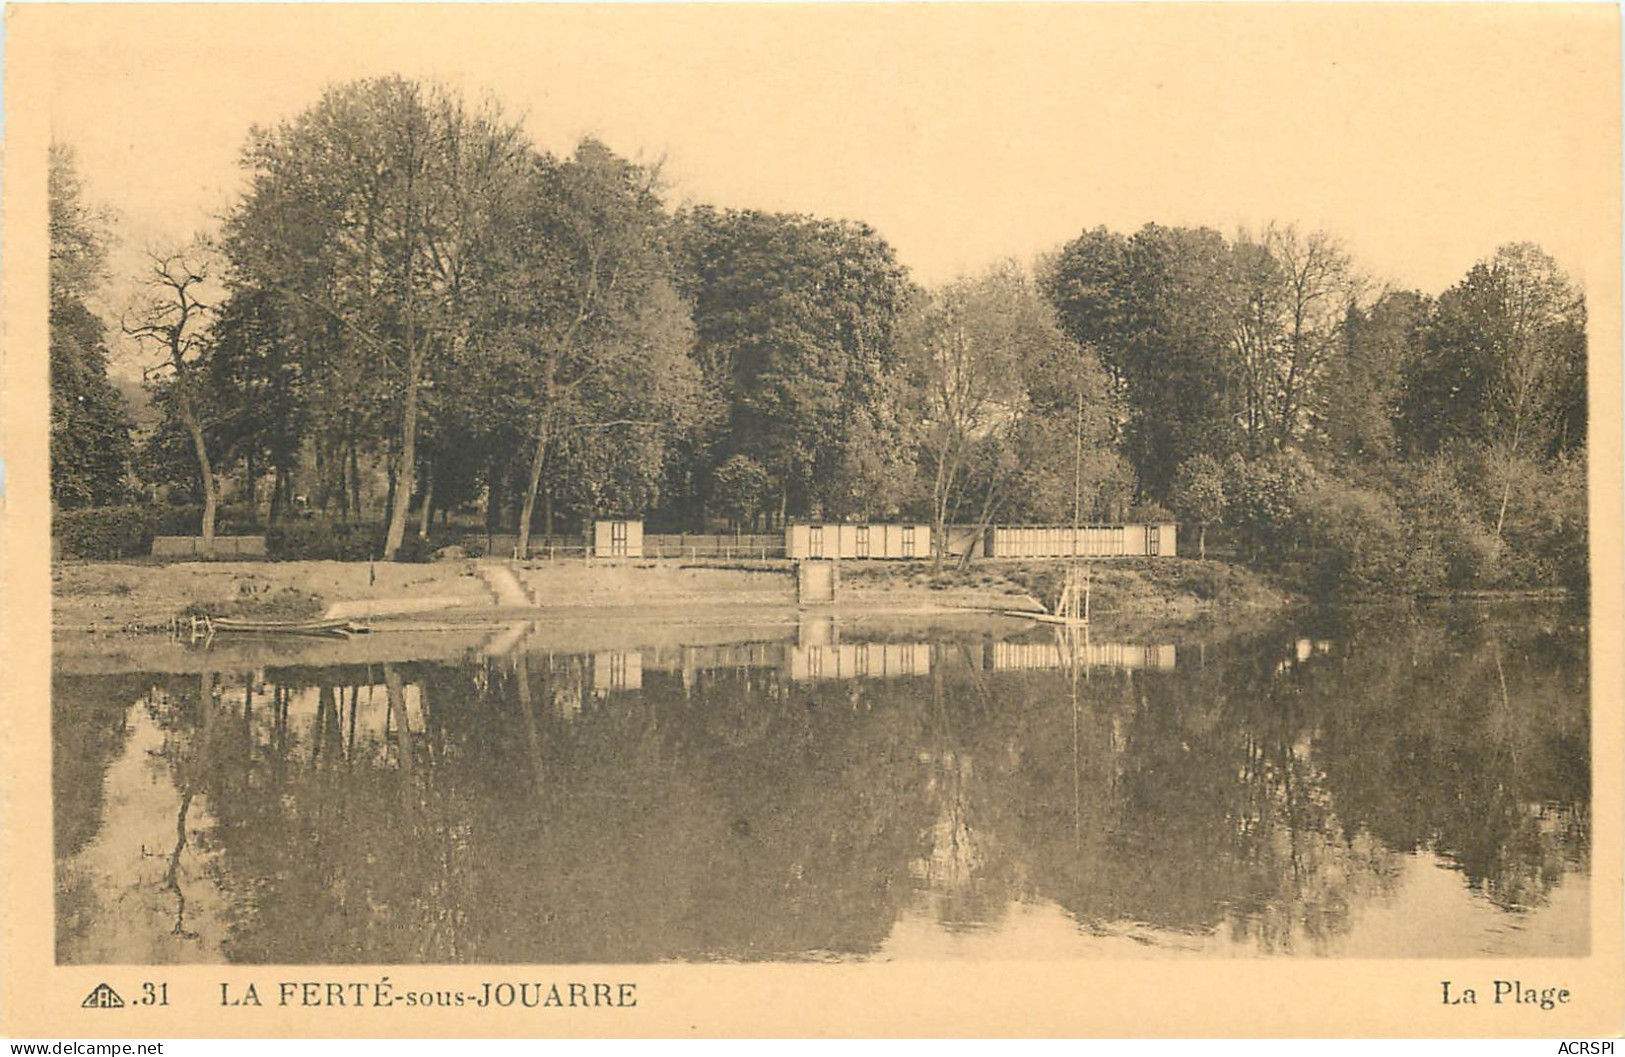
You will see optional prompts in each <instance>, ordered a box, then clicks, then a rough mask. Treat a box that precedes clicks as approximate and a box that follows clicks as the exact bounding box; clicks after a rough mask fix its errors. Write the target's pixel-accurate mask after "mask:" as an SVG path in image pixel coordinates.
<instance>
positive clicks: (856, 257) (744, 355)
mask: <svg viewBox="0 0 1625 1057" xmlns="http://www.w3.org/2000/svg"><path fill="white" fill-rule="evenodd" d="M680 226H681V237H680V243H679V245H680V252H681V265H680V281H681V288H682V291H683V293H684V295H685V296H686V297H687V298H688V300H689V301H690V302H691V303H692V304H693V306H694V323H695V330H696V341H697V346H696V350H695V356H696V358H697V360H698V362H699V363H700V365H701V369H702V372H703V375H704V377H705V378H706V380H707V383H708V385H709V386H710V387H711V388H712V389H713V390H714V391H715V392H717V393H718V394H720V395H721V397H722V399H724V400H725V402H726V405H727V407H728V414H727V418H726V430H725V433H724V435H723V436H722V437H721V438H719V440H720V443H718V444H716V445H714V446H713V448H712V454H713V457H714V458H715V459H716V461H717V463H719V464H720V463H722V462H725V461H726V460H728V459H729V458H731V457H732V456H734V455H744V456H746V457H748V458H750V459H751V460H752V461H753V462H754V463H756V464H757V465H759V466H761V467H762V468H764V469H765V470H766V471H767V472H768V474H769V476H770V478H771V479H772V487H773V492H774V493H775V496H776V498H777V503H776V504H775V505H776V506H777V516H778V520H779V521H781V522H782V521H783V520H784V518H785V517H786V516H787V515H788V514H790V513H792V512H794V513H797V514H806V513H810V512H812V511H813V510H815V509H816V510H818V511H819V512H821V514H822V515H823V516H825V517H842V516H847V515H851V514H858V513H865V514H866V513H869V512H870V511H872V510H875V509H878V508H880V507H882V506H883V505H884V503H885V502H886V499H887V497H886V495H885V494H884V493H887V492H890V491H891V490H892V488H893V485H894V482H895V481H896V479H897V475H896V473H895V470H896V466H895V463H894V460H895V459H896V455H897V453H899V452H901V451H902V450H903V446H902V444H901V443H900V442H901V440H902V438H903V436H904V429H905V423H904V421H903V418H902V401H901V399H900V390H899V387H898V383H899V380H900V372H901V371H902V363H903V360H902V356H901V354H900V350H899V346H898V327H899V325H900V322H901V320H902V317H903V313H904V311H905V308H906V306H907V303H908V299H909V298H910V296H912V295H911V287H910V285H909V283H908V279H907V276H906V273H905V272H904V270H903V268H902V266H901V265H899V264H898V263H897V260H896V256H895V254H894V253H893V251H892V248H891V247H890V246H889V245H888V244H887V243H886V242H885V241H884V240H883V239H881V238H880V236H879V235H878V234H876V233H875V231H874V230H873V229H871V228H869V227H867V226H865V225H862V224H854V223H849V222H844V221H833V220H822V219H818V218H814V217H809V216H800V215H786V214H771V213H761V212H755V211H726V212H723V211H718V210H714V209H710V208H708V207H701V208H698V209H694V210H691V211H689V212H688V213H686V214H685V215H684V216H683V217H682V218H681V225H680Z"/></svg>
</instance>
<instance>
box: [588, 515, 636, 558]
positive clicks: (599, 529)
mask: <svg viewBox="0 0 1625 1057" xmlns="http://www.w3.org/2000/svg"><path fill="white" fill-rule="evenodd" d="M592 553H593V556H594V557H598V558H641V557H643V522H642V520H637V521H633V520H619V521H617V520H609V519H605V520H600V521H595V522H593V526H592Z"/></svg>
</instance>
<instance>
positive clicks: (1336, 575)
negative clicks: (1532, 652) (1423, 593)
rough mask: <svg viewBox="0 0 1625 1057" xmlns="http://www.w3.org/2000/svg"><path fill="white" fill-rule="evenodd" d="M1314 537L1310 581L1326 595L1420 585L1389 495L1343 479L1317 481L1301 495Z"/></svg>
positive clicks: (1311, 539) (1308, 534)
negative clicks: (1416, 580) (1415, 578)
mask: <svg viewBox="0 0 1625 1057" xmlns="http://www.w3.org/2000/svg"><path fill="white" fill-rule="evenodd" d="M1300 510H1301V514H1302V527H1303V531H1304V535H1305V537H1306V539H1307V542H1308V543H1309V547H1310V551H1309V556H1308V574H1309V586H1310V588H1311V589H1312V590H1313V591H1315V592H1316V593H1318V594H1320V595H1322V596H1323V597H1339V596H1349V595H1354V596H1358V595H1369V594H1382V593H1390V592H1395V591H1414V590H1416V589H1417V588H1418V586H1420V585H1418V584H1417V583H1416V582H1415V580H1414V578H1413V576H1412V572H1413V567H1412V566H1411V564H1410V562H1409V560H1408V559H1409V549H1408V547H1407V541H1406V539H1405V533H1404V531H1403V527H1402V525H1401V523H1400V512H1399V506H1398V504H1396V503H1395V502H1394V501H1393V500H1392V499H1391V498H1389V497H1388V496H1387V495H1384V494H1383V493H1381V492H1375V491H1371V490H1369V489H1364V488H1354V487H1351V486H1349V485H1347V484H1345V483H1343V482H1341V481H1332V480H1326V481H1322V482H1320V483H1319V484H1317V485H1316V486H1315V487H1314V488H1313V489H1312V490H1310V491H1309V492H1308V493H1306V494H1305V495H1304V496H1303V498H1302V500H1301V501H1300Z"/></svg>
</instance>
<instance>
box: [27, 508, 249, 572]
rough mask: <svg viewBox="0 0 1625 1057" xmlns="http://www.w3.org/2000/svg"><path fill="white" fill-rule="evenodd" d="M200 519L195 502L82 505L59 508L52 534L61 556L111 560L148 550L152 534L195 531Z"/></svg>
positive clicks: (170, 534)
mask: <svg viewBox="0 0 1625 1057" xmlns="http://www.w3.org/2000/svg"><path fill="white" fill-rule="evenodd" d="M202 521H203V508H202V507H195V506H151V505H140V504H135V505H129V506H102V507H83V508H79V509H76V510H61V511H58V512H57V514H56V516H55V518H54V519H53V520H52V524H51V534H52V536H53V537H55V539H56V540H57V542H58V544H59V545H60V547H61V554H62V557H64V558H93V559H100V560H114V559H119V558H137V557H143V556H145V555H147V554H149V553H151V551H152V538H153V537H154V536H192V535H196V534H197V532H198V527H199V525H200V524H201V523H202ZM220 530H221V526H218V525H217V526H216V531H220Z"/></svg>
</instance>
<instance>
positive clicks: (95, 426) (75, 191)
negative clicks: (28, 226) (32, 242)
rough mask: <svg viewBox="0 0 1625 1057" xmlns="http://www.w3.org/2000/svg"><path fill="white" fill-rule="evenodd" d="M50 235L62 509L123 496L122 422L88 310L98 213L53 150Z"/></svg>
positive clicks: (99, 267)
mask: <svg viewBox="0 0 1625 1057" xmlns="http://www.w3.org/2000/svg"><path fill="white" fill-rule="evenodd" d="M47 188H48V196H49V215H48V216H49V234H50V277H49V278H50V297H51V305H50V356H51V498H52V500H53V501H54V502H55V503H57V504H58V505H59V506H62V507H75V506H100V505H104V504H108V503H116V502H118V501H119V500H121V499H123V498H124V496H125V493H126V481H127V478H128V471H129V463H130V455H131V451H132V446H131V443H130V428H131V427H130V418H129V412H128V409H127V408H126V407H125V404H124V400H123V398H122V397H121V396H120V394H119V392H118V390H117V389H115V388H114V387H113V384H112V383H111V382H110V381H109V380H108V376H107V366H108V350H107V337H106V327H105V326H104V325H103V323H102V321H101V318H100V317H99V316H97V314H96V313H95V311H94V310H93V309H92V308H91V306H90V301H91V299H92V298H93V296H94V295H95V292H96V289H97V287H99V286H100V285H101V283H102V281H103V280H104V278H105V276H106V259H107V241H108V237H109V235H108V227H107V216H106V214H105V213H103V212H101V211H99V210H97V209H95V208H94V207H92V206H90V205H89V204H88V203H86V202H85V199H84V193H83V190H82V188H81V186H80V182H79V176H78V173H77V171H76V169H75V168H74V160H73V153H72V151H71V150H69V149H68V148H67V147H66V146H64V145H61V144H57V143H53V144H51V148H50V168H49V171H48V184H47Z"/></svg>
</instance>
